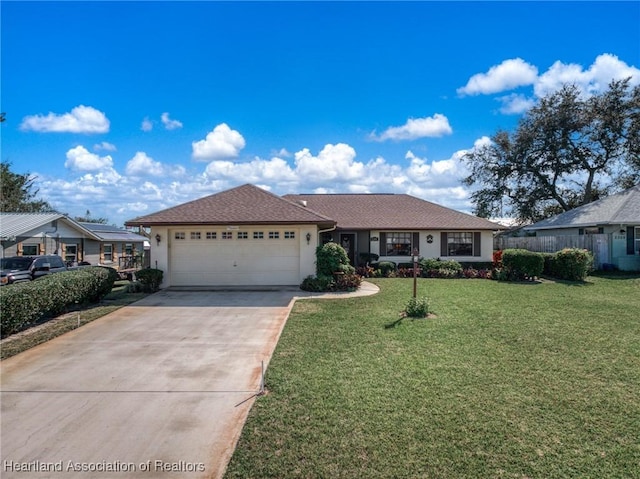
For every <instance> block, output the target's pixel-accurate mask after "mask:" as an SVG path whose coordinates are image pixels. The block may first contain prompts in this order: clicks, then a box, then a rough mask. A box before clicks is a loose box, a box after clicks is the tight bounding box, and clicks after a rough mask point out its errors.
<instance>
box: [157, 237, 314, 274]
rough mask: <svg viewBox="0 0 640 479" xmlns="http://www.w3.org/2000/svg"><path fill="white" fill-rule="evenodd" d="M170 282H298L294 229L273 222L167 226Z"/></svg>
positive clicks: (298, 245) (298, 249)
mask: <svg viewBox="0 0 640 479" xmlns="http://www.w3.org/2000/svg"><path fill="white" fill-rule="evenodd" d="M168 236H169V242H170V244H169V262H170V275H171V277H170V280H171V285H172V286H243V285H295V284H299V283H300V239H301V238H300V230H299V229H298V228H295V229H294V228H291V227H288V228H287V227H285V228H283V227H282V226H278V225H269V226H264V227H263V226H254V227H227V228H216V227H188V228H184V227H180V228H172V229H170V230H169V233H168Z"/></svg>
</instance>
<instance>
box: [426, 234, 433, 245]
mask: <svg viewBox="0 0 640 479" xmlns="http://www.w3.org/2000/svg"><path fill="white" fill-rule="evenodd" d="M427 243H429V244H431V243H433V235H427Z"/></svg>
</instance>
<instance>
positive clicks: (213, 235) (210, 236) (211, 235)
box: [207, 231, 218, 240]
mask: <svg viewBox="0 0 640 479" xmlns="http://www.w3.org/2000/svg"><path fill="white" fill-rule="evenodd" d="M217 237H218V235H217V234H216V232H215V231H207V239H208V240H214V239H216V238H217Z"/></svg>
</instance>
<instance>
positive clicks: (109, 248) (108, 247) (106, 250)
mask: <svg viewBox="0 0 640 479" xmlns="http://www.w3.org/2000/svg"><path fill="white" fill-rule="evenodd" d="M102 257H103V259H104V262H105V263H107V262H112V261H113V245H112V244H108V243H105V244H104V245H102Z"/></svg>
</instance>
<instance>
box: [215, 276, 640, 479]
mask: <svg viewBox="0 0 640 479" xmlns="http://www.w3.org/2000/svg"><path fill="white" fill-rule="evenodd" d="M374 282H376V284H378V285H379V286H380V288H381V292H380V293H379V294H378V295H375V296H371V297H365V298H354V299H349V300H313V301H299V302H297V303H296V305H295V308H294V310H293V312H292V314H291V316H290V318H289V320H288V322H287V325H286V327H285V330H284V331H283V334H282V337H281V339H280V341H279V343H278V346H277V348H276V351H275V353H274V356H273V358H272V360H271V363H270V365H269V369H268V373H267V377H266V385H267V390H268V394H267V395H265V396H263V397H261V398H259V399H258V400H257V401H256V403H255V405H254V406H253V408H252V410H251V412H250V414H249V418H248V421H247V423H246V425H245V427H244V429H243V432H242V436H241V438H240V441H239V443H238V447H237V449H236V451H235V453H234V455H233V458H232V460H231V462H230V464H229V467H228V469H227V473H226V476H225V477H227V478H232V477H242V478H246V477H252V478H267V477H273V478H288V477H304V478H316V477H317V478H326V477H332V478H335V477H338V478H368V477H374V478H378V477H380V478H383V477H385V478H386V477H394V478H419V477H423V478H479V477H483V478H484V477H491V478H495V477H505V478H564V477H566V478H576V477H580V478H630V477H638V474H639V471H640V439H639V438H640V279H638V277H637V276H636V277H628V276H627V277H620V278H615V277H613V278H612V277H609V278H607V277H590V278H589V279H588V282H587V283H580V284H578V283H554V282H544V283H542V284H509V283H499V282H494V281H487V280H433V279H422V280H419V284H418V296H419V297H421V296H427V297H428V298H429V300H430V310H431V311H432V312H433V313H434V314H435V318H431V319H426V320H425V319H422V320H412V319H404V320H403V321H402V322H400V323H399V324H398V325H397V326H396V327H394V328H385V325H388V324H389V323H392V322H393V321H394V320H396V319H397V318H398V317H399V313H400V311H401V310H402V309H403V308H404V307H405V305H406V302H407V301H408V299H409V298H410V297H411V294H412V281H411V280H406V279H404V280H403V279H381V280H374Z"/></svg>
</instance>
